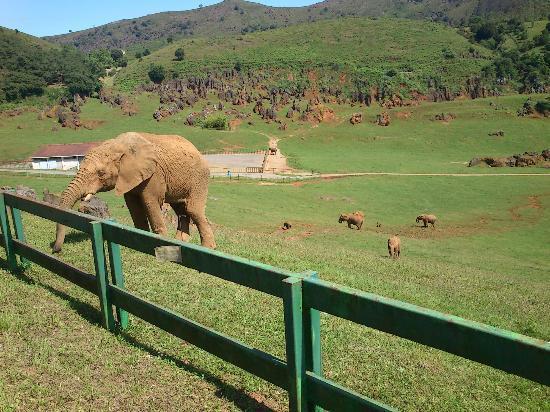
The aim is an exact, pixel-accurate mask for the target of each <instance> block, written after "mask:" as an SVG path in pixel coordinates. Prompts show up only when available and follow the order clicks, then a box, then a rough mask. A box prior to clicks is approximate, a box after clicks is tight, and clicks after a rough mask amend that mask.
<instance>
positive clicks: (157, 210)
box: [143, 194, 168, 236]
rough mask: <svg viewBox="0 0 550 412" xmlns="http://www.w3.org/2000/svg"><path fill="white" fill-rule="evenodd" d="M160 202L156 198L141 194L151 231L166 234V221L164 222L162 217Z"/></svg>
mask: <svg viewBox="0 0 550 412" xmlns="http://www.w3.org/2000/svg"><path fill="white" fill-rule="evenodd" d="M162 203H163V202H159V200H158V199H155V198H153V197H151V196H147V195H145V194H143V206H144V208H145V212H146V213H147V219H149V224H150V225H151V230H152V231H153V233H156V234H158V235H162V236H166V235H167V234H168V230H167V229H166V222H164V218H163V217H162V210H161V207H162Z"/></svg>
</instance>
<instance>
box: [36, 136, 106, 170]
mask: <svg viewBox="0 0 550 412" xmlns="http://www.w3.org/2000/svg"><path fill="white" fill-rule="evenodd" d="M99 144H100V143H98V142H91V143H70V144H48V145H45V146H42V147H41V148H40V150H38V151H37V152H36V153H34V154H33V155H32V157H31V158H32V168H33V169H58V170H69V169H74V168H76V169H78V168H79V166H80V162H82V160H83V159H84V156H85V155H86V153H88V150H90V149H91V148H92V147H95V146H97V145H99Z"/></svg>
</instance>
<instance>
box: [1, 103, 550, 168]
mask: <svg viewBox="0 0 550 412" xmlns="http://www.w3.org/2000/svg"><path fill="white" fill-rule="evenodd" d="M546 97H547V95H533V96H531V98H532V100H533V101H537V100H544V99H545V98H546ZM135 98H136V101H137V105H138V108H139V113H138V114H137V115H136V116H133V117H128V116H124V115H123V114H122V112H121V111H120V110H118V109H116V108H114V109H113V108H111V107H109V106H107V105H101V104H100V103H99V102H98V101H97V100H95V99H91V100H89V101H88V102H87V103H86V104H85V105H84V106H83V110H82V114H81V118H82V119H83V120H98V121H102V122H103V123H101V124H100V125H98V126H97V127H96V129H94V130H86V129H84V128H81V129H79V130H71V129H66V128H61V127H59V125H58V124H57V122H56V121H55V119H45V120H41V121H40V120H37V116H38V113H37V112H35V111H28V112H26V113H24V114H22V115H20V116H16V117H7V116H2V117H0V144H1V145H2V149H3V150H2V151H0V161H13V160H23V159H25V158H28V157H29V156H31V155H32V153H33V152H35V151H36V150H37V149H38V148H40V147H41V146H42V145H44V144H48V143H70V142H86V141H101V140H106V139H110V138H113V137H115V136H117V135H118V134H120V133H123V132H127V131H143V132H151V133H157V134H178V135H181V136H184V137H186V138H187V139H189V140H190V141H192V142H193V143H194V144H195V145H196V146H197V148H198V149H199V150H201V151H203V152H204V151H208V150H223V149H230V150H231V149H234V150H235V149H237V150H257V149H265V148H267V146H268V140H269V138H270V137H274V138H279V139H281V140H280V142H279V147H280V148H281V150H282V153H283V154H285V155H286V156H287V157H288V158H289V163H290V164H291V165H292V166H294V167H296V168H298V169H302V170H308V171H310V170H314V171H317V172H403V173H435V172H438V173H479V172H482V173H502V172H506V173H526V172H535V173H545V172H546V169H540V168H528V169H525V168H517V169H514V168H501V169H490V168H481V167H474V168H468V167H466V165H465V164H466V163H467V162H468V161H469V160H470V159H472V158H473V157H479V156H510V155H513V154H516V153H523V152H525V151H539V152H540V151H541V150H543V149H546V148H548V147H550V135H549V134H548V132H547V130H548V119H547V118H524V117H518V116H517V115H516V111H517V110H518V109H519V108H520V107H521V106H522V105H523V102H524V101H525V100H526V98H527V97H526V96H523V95H510V96H501V97H494V98H487V99H477V100H462V99H457V100H455V101H452V102H445V103H422V104H421V105H420V106H414V107H413V106H411V107H403V108H396V109H392V110H390V111H389V113H390V116H391V118H392V123H391V125H390V126H389V127H380V126H377V125H375V124H374V123H373V122H374V120H375V118H376V115H377V114H379V113H380V112H381V111H382V109H381V108H380V107H379V106H376V105H375V106H371V107H368V108H367V107H358V106H356V107H351V106H344V105H342V106H332V107H333V108H334V110H335V112H336V115H337V120H336V121H334V122H330V123H323V124H321V125H312V124H310V123H307V122H306V123H304V122H299V121H294V122H291V121H289V120H288V119H286V118H284V115H285V114H286V112H287V109H288V108H287V107H282V108H280V110H279V112H278V115H279V117H280V118H282V119H283V121H284V122H287V123H288V129H287V130H286V131H281V130H278V128H277V126H278V125H277V124H276V123H273V124H266V123H265V122H263V121H262V120H261V119H260V118H259V117H258V116H257V115H255V114H253V115H251V117H250V118H248V119H245V120H244V121H243V123H242V124H241V125H240V126H239V127H238V129H237V130H235V131H217V130H209V129H202V128H200V127H189V126H186V125H185V124H184V121H185V118H186V117H187V115H188V113H190V112H191V111H193V110H198V109H199V108H200V107H202V105H203V104H204V102H201V103H199V104H197V105H195V108H194V109H190V108H187V109H185V110H183V111H182V112H180V113H178V114H176V115H174V116H172V117H170V118H168V119H165V120H162V121H161V122H157V121H155V120H154V119H153V116H152V114H153V112H154V111H155V110H156V109H157V107H158V105H159V101H158V96H156V95H153V94H149V93H144V94H140V95H137V96H136V97H135ZM210 101H211V102H216V101H217V99H215V98H214V97H213V96H211V98H210ZM302 106H304V105H303V104H302ZM226 108H227V109H229V108H231V106H230V105H228V106H227V107H226ZM495 108H498V110H496V109H495ZM238 110H240V111H243V112H244V113H251V112H252V105H249V106H245V107H241V108H238ZM354 112H361V113H362V114H363V117H364V122H363V123H362V124H359V125H355V126H352V125H351V124H350V123H349V118H350V116H351V114H352V113H354ZM442 112H444V113H453V114H455V115H456V119H455V120H452V121H450V122H449V123H444V122H439V121H433V120H431V119H432V118H433V116H434V115H435V114H437V113H442ZM398 113H410V116H409V118H407V119H400V118H399V114H398ZM249 121H251V122H252V125H249V124H248V122H249ZM54 126H55V127H57V128H58V131H52V127H54ZM497 130H502V131H504V136H503V137H495V136H488V134H489V133H491V132H495V131H497Z"/></svg>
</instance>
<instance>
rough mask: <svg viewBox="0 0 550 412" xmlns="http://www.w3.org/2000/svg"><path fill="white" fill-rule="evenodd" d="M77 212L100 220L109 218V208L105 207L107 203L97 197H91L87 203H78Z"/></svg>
mask: <svg viewBox="0 0 550 412" xmlns="http://www.w3.org/2000/svg"><path fill="white" fill-rule="evenodd" d="M78 211H79V212H80V213H86V214H88V215H92V216H95V217H98V218H100V219H107V218H109V217H110V216H111V215H110V214H109V207H108V206H107V203H105V202H104V201H103V200H101V199H100V198H99V197H97V196H92V197H91V198H90V200H88V201H82V202H80V205H79V206H78Z"/></svg>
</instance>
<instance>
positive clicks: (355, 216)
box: [338, 212, 365, 230]
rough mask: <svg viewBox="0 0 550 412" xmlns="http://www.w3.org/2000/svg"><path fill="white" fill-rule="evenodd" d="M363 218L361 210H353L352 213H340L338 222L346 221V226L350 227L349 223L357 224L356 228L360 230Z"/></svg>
mask: <svg viewBox="0 0 550 412" xmlns="http://www.w3.org/2000/svg"><path fill="white" fill-rule="evenodd" d="M364 219H365V214H364V213H363V212H353V213H342V214H341V215H340V219H338V223H342V222H348V227H349V228H350V229H351V225H355V226H357V230H361V226H363V220H364Z"/></svg>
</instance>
